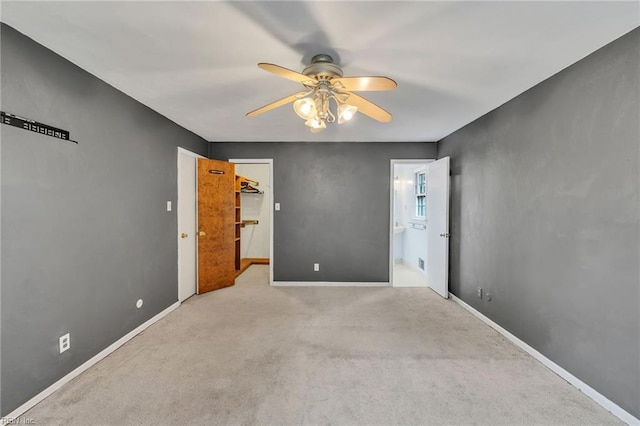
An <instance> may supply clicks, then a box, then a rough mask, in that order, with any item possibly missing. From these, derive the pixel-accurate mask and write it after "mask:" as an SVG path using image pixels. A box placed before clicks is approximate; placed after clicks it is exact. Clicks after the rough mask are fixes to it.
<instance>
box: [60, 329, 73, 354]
mask: <svg viewBox="0 0 640 426" xmlns="http://www.w3.org/2000/svg"><path fill="white" fill-rule="evenodd" d="M59 343H60V353H62V352H64V351H66V350H67V349H69V348H71V336H69V333H67V334H65V335H64V336H61V337H60V339H59Z"/></svg>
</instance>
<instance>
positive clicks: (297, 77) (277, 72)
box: [258, 62, 316, 83]
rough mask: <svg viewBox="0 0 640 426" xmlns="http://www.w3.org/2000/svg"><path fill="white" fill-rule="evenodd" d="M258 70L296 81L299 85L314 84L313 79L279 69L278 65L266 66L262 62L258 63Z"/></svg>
mask: <svg viewBox="0 0 640 426" xmlns="http://www.w3.org/2000/svg"><path fill="white" fill-rule="evenodd" d="M258 66H259V67H260V68H262V69H263V70H265V71H269V72H271V73H274V74H275V75H278V76H280V77H284V78H288V79H289V80H293V81H297V82H299V83H305V82H307V83H308V82H312V83H315V81H316V80H315V79H314V78H313V77H309V76H308V75H304V74H300V73H299V72H295V71H291V70H290V69H288V68H285V67H281V66H280V65H275V64H267V63H264V62H260V63H259V64H258Z"/></svg>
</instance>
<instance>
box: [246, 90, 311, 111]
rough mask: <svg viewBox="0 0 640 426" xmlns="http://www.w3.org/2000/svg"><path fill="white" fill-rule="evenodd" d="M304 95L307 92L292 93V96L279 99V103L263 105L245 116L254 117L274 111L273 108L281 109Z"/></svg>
mask: <svg viewBox="0 0 640 426" xmlns="http://www.w3.org/2000/svg"><path fill="white" fill-rule="evenodd" d="M306 93H307V92H304V91H302V92H297V93H294V94H293V95H291V96H287V97H286V98H282V99H280V100H279V101H275V102H271V103H270V104H268V105H265V106H263V107H260V108H258V109H254V110H253V111H251V112H248V113H247V114H246V116H247V117H255V116H256V115H260V114H262V113H263V112H267V111H271V110H272V109H275V108H278V107H281V106H282V105H286V104H288V103H290V102H293V101H295V100H296V99H298V97H300V96H302V95H304V94H306Z"/></svg>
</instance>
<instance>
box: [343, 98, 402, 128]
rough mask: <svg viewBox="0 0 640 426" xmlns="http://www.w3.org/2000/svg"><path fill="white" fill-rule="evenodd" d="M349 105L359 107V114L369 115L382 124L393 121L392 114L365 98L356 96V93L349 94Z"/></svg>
mask: <svg viewBox="0 0 640 426" xmlns="http://www.w3.org/2000/svg"><path fill="white" fill-rule="evenodd" d="M348 95H349V97H348V98H347V101H346V102H347V103H348V104H350V105H355V106H357V107H358V112H361V113H363V114H364V115H367V116H369V117H371V118H373V119H374V120H378V121H380V122H382V123H388V122H389V121H391V114H389V113H388V112H387V111H385V110H383V109H382V108H380V107H379V106H378V105H376V104H374V103H373V102H371V101H368V100H366V99H365V98H363V97H361V96H358V95H356V94H355V93H348Z"/></svg>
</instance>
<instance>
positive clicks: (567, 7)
mask: <svg viewBox="0 0 640 426" xmlns="http://www.w3.org/2000/svg"><path fill="white" fill-rule="evenodd" d="M1 15H2V21H3V22H6V23H7V24H9V25H11V26H13V27H14V28H16V29H18V30H19V31H21V32H23V33H25V34H26V35H28V36H29V37H31V38H33V39H35V40H36V41H38V42H39V43H41V44H43V45H45V46H47V47H48V48H50V49H52V50H53V51H55V52H57V53H59V54H60V55H62V56H64V57H65V58H67V59H69V60H70V61H72V62H74V63H76V64H77V65H79V66H80V67H82V68H84V69H86V70H87V71H89V72H91V73H93V74H95V75H96V76H98V77H100V78H101V79H103V80H104V81H106V82H108V83H110V84H111V85H113V86H115V87H116V88H118V89H120V90H122V91H123V92H125V93H127V94H128V95H130V96H132V97H133V98H135V99H137V100H139V101H140V102H142V103H144V104H146V105H148V106H149V107H151V108H153V109H154V110H156V111H158V112H159V113H161V114H163V115H164V116H166V117H168V118H170V119H171V120H173V121H175V122H176V123H178V124H180V125H182V126H184V127H185V128H187V129H189V130H191V131H193V132H195V133H196V134H198V135H200V136H202V137H204V138H206V139H208V140H211V141H436V140H439V139H441V138H443V137H444V136H446V135H448V134H450V133H451V132H453V131H455V130H457V129H459V128H460V127H462V126H464V125H465V124H467V123H469V122H471V121H473V120H475V119H476V118H478V117H480V116H482V115H484V114H486V113H487V112H489V111H491V110H492V109H494V108H496V107H498V106H500V105H501V104H503V103H505V102H507V101H508V100H510V99H512V98H513V97H515V96H517V95H518V94H520V93H522V92H523V91H525V90H527V89H529V88H530V87H532V86H534V85H536V84H537V83H539V82H541V81H543V80H544V79H546V78H548V77H549V76H551V75H553V74H555V73H557V72H558V71H560V70H562V69H563V68H565V67H567V66H569V65H571V64H572V63H574V62H576V61H578V60H580V59H581V58H583V57H585V56H586V55H588V54H590V53H591V52H593V51H595V50H597V49H598V48H600V47H602V46H604V45H605V44H607V43H609V42H611V41H613V40H615V39H616V38H618V37H620V36H621V35H623V34H625V33H626V32H628V31H630V30H632V29H633V28H635V27H637V26H638V25H640V5H639V3H638V2H637V1H630V2H584V1H576V2H567V1H564V2H548V1H547V2H542V1H534V2H480V1H475V2H451V1H449V2H420V1H411V2H399V1H393V2H380V1H314V2H300V1H296V2H293V1H292V2H272V1H262V2H244V1H242V2H241V1H236V2H212V1H209V2H206V1H205V2H185V1H182V2H158V1H153V2H151V1H145V2H89V1H85V2H78V1H75V2H73V1H72V2H51V1H47V2H6V1H2V3H1ZM318 53H329V54H332V55H333V56H334V58H335V59H336V60H337V61H339V63H340V64H341V65H342V67H343V70H344V74H345V76H358V75H386V76H389V77H391V78H393V79H394V80H396V81H397V82H398V89H396V90H395V91H391V92H361V93H360V94H361V95H362V96H364V97H366V98H367V99H369V100H371V101H373V102H375V103H377V104H378V105H380V106H381V107H383V108H384V109H386V110H388V111H389V112H391V113H392V114H393V121H392V122H391V123H386V124H383V123H378V122H376V121H374V120H372V119H370V118H368V117H366V116H364V115H361V114H358V115H357V116H356V117H355V118H354V119H353V120H352V121H351V122H349V123H347V124H344V125H340V126H338V125H337V124H333V125H330V126H329V128H328V129H327V130H325V131H324V132H322V133H319V134H311V133H310V132H309V131H308V129H307V127H305V126H304V125H303V122H302V120H301V119H300V118H298V117H297V116H296V115H295V113H294V112H293V109H292V108H291V106H290V105H287V106H284V107H281V108H278V109H275V110H273V111H271V112H268V113H265V114H263V115H260V116H258V117H255V118H245V116H244V114H245V113H246V112H248V111H251V110H253V109H255V108H258V107H260V106H262V105H265V104H267V103H270V102H272V101H275V100H277V99H280V98H283V97H285V96H287V95H289V94H292V93H294V92H297V91H298V90H300V89H301V87H302V86H300V85H299V84H298V83H295V82H292V81H289V80H285V79H282V78H279V77H277V76H275V75H273V74H270V73H267V72H266V71H263V70H261V69H259V68H258V67H257V66H256V64H257V63H258V62H270V63H275V64H278V65H281V66H284V67H286V68H290V69H293V70H296V71H301V70H302V68H303V67H304V66H305V65H307V64H308V63H309V59H310V58H311V56H313V55H315V54H318Z"/></svg>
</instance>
